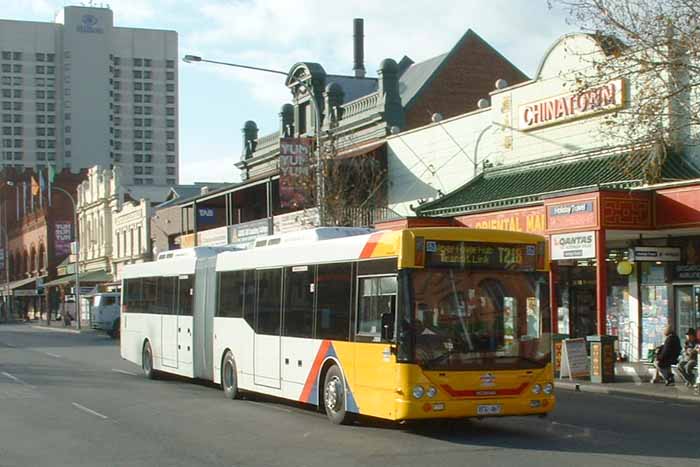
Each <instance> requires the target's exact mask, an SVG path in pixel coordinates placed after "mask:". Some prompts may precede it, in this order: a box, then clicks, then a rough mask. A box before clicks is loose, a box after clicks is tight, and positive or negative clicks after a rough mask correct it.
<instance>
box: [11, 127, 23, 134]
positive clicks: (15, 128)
mask: <svg viewBox="0 0 700 467" xmlns="http://www.w3.org/2000/svg"><path fill="white" fill-rule="evenodd" d="M22 131H23V128H22V127H21V126H16V127H14V128H13V131H12V134H13V135H15V136H22Z"/></svg>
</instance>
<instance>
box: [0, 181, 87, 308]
mask: <svg viewBox="0 0 700 467" xmlns="http://www.w3.org/2000/svg"><path fill="white" fill-rule="evenodd" d="M84 176H85V174H84V173H80V174H73V173H70V171H68V170H64V171H63V172H61V173H59V174H57V175H56V176H55V179H54V180H53V183H52V184H51V186H52V189H51V195H50V196H49V190H48V187H49V182H48V180H46V179H45V180H44V182H43V183H42V182H40V181H39V180H40V177H39V175H38V174H37V173H36V172H34V171H32V170H26V171H22V172H16V171H13V170H12V169H5V170H4V171H3V173H2V177H3V179H2V184H1V188H0V208H1V209H2V216H0V218H1V219H2V225H3V227H4V228H6V232H7V239H8V245H7V248H6V251H7V252H8V254H7V256H6V258H5V261H4V265H3V266H4V268H5V270H4V271H3V275H2V276H1V278H0V282H2V294H3V297H4V302H5V303H8V302H9V301H11V302H12V308H13V310H14V313H15V315H16V316H20V313H32V314H36V315H37V316H38V312H39V310H42V311H46V310H47V309H48V305H49V303H51V304H52V307H55V304H56V303H57V299H56V297H54V295H53V294H54V293H55V291H53V292H50V293H49V292H48V291H46V290H44V287H43V284H44V283H46V282H48V281H50V280H52V279H54V278H55V277H56V268H57V266H58V265H59V264H60V263H61V262H62V261H63V260H65V259H66V258H67V257H68V255H69V254H70V243H71V241H72V240H73V238H74V237H73V219H74V210H73V209H74V207H73V202H72V201H71V199H69V197H68V196H67V195H66V193H63V192H62V191H61V190H65V191H66V192H68V193H69V194H70V196H72V197H73V199H75V195H76V187H77V186H78V184H79V183H80V182H81V181H82V179H83V178H84ZM42 177H46V175H45V174H42ZM32 179H33V180H34V182H32ZM7 279H9V282H8V281H7ZM49 297H50V298H49ZM54 309H55V308H54Z"/></svg>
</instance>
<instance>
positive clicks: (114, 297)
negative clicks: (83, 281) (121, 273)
mask: <svg viewBox="0 0 700 467" xmlns="http://www.w3.org/2000/svg"><path fill="white" fill-rule="evenodd" d="M120 302H121V297H120V295H119V293H118V292H106V293H98V294H94V295H91V296H90V313H91V314H92V327H93V329H99V330H101V331H105V332H106V333H107V334H109V336H110V337H112V338H117V337H119V312H120V309H121V306H120Z"/></svg>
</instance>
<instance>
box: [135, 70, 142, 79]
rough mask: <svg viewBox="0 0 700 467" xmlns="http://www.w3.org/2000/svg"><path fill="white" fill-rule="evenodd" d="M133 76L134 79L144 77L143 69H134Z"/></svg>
mask: <svg viewBox="0 0 700 467" xmlns="http://www.w3.org/2000/svg"><path fill="white" fill-rule="evenodd" d="M133 77H134V79H142V78H143V72H142V71H141V70H134V71H133Z"/></svg>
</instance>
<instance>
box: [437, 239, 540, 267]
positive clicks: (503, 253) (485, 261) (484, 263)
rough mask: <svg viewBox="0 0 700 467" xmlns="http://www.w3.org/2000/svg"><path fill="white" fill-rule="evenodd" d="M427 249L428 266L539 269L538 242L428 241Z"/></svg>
mask: <svg viewBox="0 0 700 467" xmlns="http://www.w3.org/2000/svg"><path fill="white" fill-rule="evenodd" d="M425 252H426V265H427V266H433V267H436V266H437V267H459V268H474V269H502V270H510V271H534V270H535V269H537V246H536V245H527V244H510V243H477V242H458V241H435V240H427V241H426V242H425Z"/></svg>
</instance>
